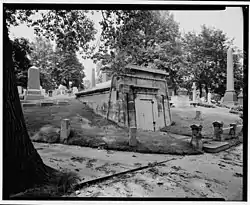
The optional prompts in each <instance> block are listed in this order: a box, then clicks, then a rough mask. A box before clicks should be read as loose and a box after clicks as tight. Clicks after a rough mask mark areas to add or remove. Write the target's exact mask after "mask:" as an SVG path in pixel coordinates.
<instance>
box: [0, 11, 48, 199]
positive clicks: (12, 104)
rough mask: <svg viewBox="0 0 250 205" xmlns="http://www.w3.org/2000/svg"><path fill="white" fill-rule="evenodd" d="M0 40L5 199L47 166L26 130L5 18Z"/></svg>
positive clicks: (37, 177) (44, 175)
mask: <svg viewBox="0 0 250 205" xmlns="http://www.w3.org/2000/svg"><path fill="white" fill-rule="evenodd" d="M4 13H5V12H4ZM3 42H4V43H3V44H4V52H3V60H4V61H3V79H4V84H3V110H4V124H3V199H8V198H9V196H10V194H14V193H17V192H20V191H23V190H25V189H27V188H29V187H31V186H32V185H34V184H36V183H40V182H43V181H44V179H46V178H47V166H46V165H45V164H44V163H43V161H42V159H41V157H40V155H39V154H38V153H37V151H36V149H35V148H34V146H33V144H32V142H31V140H30V138H29V135H28V132H27V128H26V125H25V120H24V116H23V112H22V108H21V103H20V99H19V94H18V91H17V84H16V78H15V75H14V67H13V61H12V55H11V53H12V48H11V44H10V40H9V36H8V28H7V26H6V22H5V20H4V23H3Z"/></svg>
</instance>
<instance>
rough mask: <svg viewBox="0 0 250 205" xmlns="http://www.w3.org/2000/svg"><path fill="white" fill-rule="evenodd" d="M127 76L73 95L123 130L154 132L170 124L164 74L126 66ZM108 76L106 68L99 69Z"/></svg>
mask: <svg viewBox="0 0 250 205" xmlns="http://www.w3.org/2000/svg"><path fill="white" fill-rule="evenodd" d="M124 69H126V71H127V72H126V74H122V75H115V76H113V77H110V76H109V77H107V76H106V77H105V79H106V80H107V81H106V82H103V83H99V84H97V85H96V86H94V87H92V88H91V89H88V90H84V91H81V92H78V93H76V94H75V95H76V97H77V98H78V99H79V100H80V101H82V102H83V103H86V104H88V105H89V106H90V107H91V108H93V110H94V111H95V112H96V113H98V114H100V115H102V116H104V117H107V116H108V119H109V120H112V121H114V122H116V123H118V124H119V125H120V126H123V127H130V128H131V127H136V128H137V129H141V130H151V131H157V130H159V129H160V128H162V127H164V126H168V125H170V124H171V114H170V104H169V97H168V86H167V80H166V78H167V75H168V74H167V73H166V72H164V71H161V70H155V69H151V68H145V67H140V66H135V65H128V66H126V67H125V68H124ZM102 71H103V72H106V74H107V73H108V68H107V67H106V68H105V67H104V68H102Z"/></svg>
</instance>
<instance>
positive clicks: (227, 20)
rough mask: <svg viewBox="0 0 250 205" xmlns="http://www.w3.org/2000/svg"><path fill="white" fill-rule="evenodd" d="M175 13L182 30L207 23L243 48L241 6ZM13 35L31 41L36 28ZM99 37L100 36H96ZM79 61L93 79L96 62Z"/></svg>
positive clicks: (98, 16) (21, 29)
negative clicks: (92, 72) (222, 9)
mask: <svg viewBox="0 0 250 205" xmlns="http://www.w3.org/2000/svg"><path fill="white" fill-rule="evenodd" d="M170 12H171V13H173V15H174V19H175V20H176V21H177V22H178V23H179V27H180V30H181V31H182V32H188V31H195V32H200V30H201V29H200V28H201V25H203V24H205V25H206V26H208V27H214V28H216V29H220V30H222V31H223V32H224V33H226V35H227V37H229V38H234V39H235V40H234V44H235V45H236V46H237V47H239V48H240V49H243V15H242V11H241V8H240V7H230V8H227V9H226V10H224V11H183V10H182V11H170ZM91 19H92V20H93V21H94V23H95V28H96V29H97V31H98V33H97V36H99V35H100V33H101V27H100V25H99V21H100V20H101V14H100V13H95V15H93V16H91ZM10 36H11V37H16V38H19V37H25V38H28V39H29V40H30V41H33V39H34V38H35V35H34V30H33V29H32V28H28V27H27V26H26V25H24V24H23V25H20V26H17V27H12V28H11V29H10ZM96 39H98V38H96ZM78 57H79V61H80V62H81V63H82V64H83V65H84V67H85V75H86V77H85V80H86V79H89V80H90V79H91V71H92V68H94V67H95V64H94V63H93V61H92V60H90V59H87V60H83V59H82V58H81V57H80V56H79V55H78Z"/></svg>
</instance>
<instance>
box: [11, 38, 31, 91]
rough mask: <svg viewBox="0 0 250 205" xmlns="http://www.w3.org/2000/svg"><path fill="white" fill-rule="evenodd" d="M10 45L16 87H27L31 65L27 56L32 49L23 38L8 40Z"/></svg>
mask: <svg viewBox="0 0 250 205" xmlns="http://www.w3.org/2000/svg"><path fill="white" fill-rule="evenodd" d="M10 43H11V45H12V60H13V66H14V71H15V76H16V79H17V85H19V86H22V87H27V80H28V69H29V67H30V66H31V65H32V63H31V62H30V59H29V58H28V55H29V54H30V53H31V51H32V48H31V46H30V43H29V41H28V40H27V39H25V38H15V39H14V40H10Z"/></svg>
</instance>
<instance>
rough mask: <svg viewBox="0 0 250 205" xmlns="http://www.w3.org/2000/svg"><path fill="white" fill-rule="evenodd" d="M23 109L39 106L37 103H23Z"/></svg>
mask: <svg viewBox="0 0 250 205" xmlns="http://www.w3.org/2000/svg"><path fill="white" fill-rule="evenodd" d="M22 106H23V107H34V106H37V103H22Z"/></svg>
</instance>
